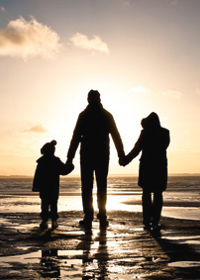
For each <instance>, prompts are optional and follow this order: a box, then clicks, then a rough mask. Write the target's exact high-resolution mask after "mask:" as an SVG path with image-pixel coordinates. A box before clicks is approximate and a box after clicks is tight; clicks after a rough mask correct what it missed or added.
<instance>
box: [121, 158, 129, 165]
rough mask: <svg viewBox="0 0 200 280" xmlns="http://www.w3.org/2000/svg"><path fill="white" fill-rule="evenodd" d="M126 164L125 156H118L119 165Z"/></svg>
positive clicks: (127, 162)
mask: <svg viewBox="0 0 200 280" xmlns="http://www.w3.org/2000/svg"><path fill="white" fill-rule="evenodd" d="M127 164H129V161H128V158H127V156H123V157H121V158H119V165H121V166H126V165H127Z"/></svg>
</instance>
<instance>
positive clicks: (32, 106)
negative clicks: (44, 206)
mask: <svg viewBox="0 0 200 280" xmlns="http://www.w3.org/2000/svg"><path fill="white" fill-rule="evenodd" d="M199 14H200V1H199V0H190V1H188V0H101V1H99V0H81V1H80V0H57V1H53V0H43V1H40V0H34V1H27V0H18V1H15V0H9V1H3V0H1V1H0V93H1V103H0V112H1V114H0V137H1V145H0V175H33V174H34V170H35V166H36V162H35V161H36V160H37V158H38V157H40V148H41V146H42V145H43V144H44V143H46V142H49V141H51V140H53V139H56V140H57V142H58V144H57V148H56V155H57V156H58V157H60V158H61V160H63V161H65V160H66V153H67V150H68V147H69V143H70V140H71V136H72V132H73V129H74V126H75V123H76V120H77V117H78V114H79V113H80V112H81V111H82V110H83V109H84V108H85V107H86V106H87V93H88V92H89V90H90V89H96V90H98V91H99V92H100V94H101V100H102V104H103V106H104V108H105V109H107V110H108V111H110V112H111V113H112V114H113V116H114V119H115V121H116V124H117V127H118V129H119V132H120V134H121V137H122V140H123V143H124V147H125V152H126V153H128V152H129V151H130V149H132V147H133V146H134V143H135V142H136V140H137V138H138V137H139V134H140V130H141V126H140V121H141V119H142V118H143V117H146V116H147V115H149V114H150V113H151V112H152V111H155V112H156V113H157V114H158V115H159V117H160V120H161V125H162V126H163V127H166V128H168V129H169V130H170V135H171V143H170V147H169V149H168V161H169V172H170V173H197V172H200V125H199V123H200V110H199V105H200V102H199V101H200V77H199V75H200V74H199V73H200V52H199V50H200V36H199V25H200V17H199ZM138 160H139V157H137V158H136V159H135V160H134V161H133V162H131V163H130V164H129V165H128V166H127V167H125V168H124V167H120V166H119V165H118V159H117V153H116V150H115V149H114V145H113V143H112V140H111V161H110V173H119V174H124V173H126V174H133V173H138V164H139V161H138ZM74 163H75V166H76V168H75V170H74V171H73V174H79V151H77V153H76V157H75V160H74Z"/></svg>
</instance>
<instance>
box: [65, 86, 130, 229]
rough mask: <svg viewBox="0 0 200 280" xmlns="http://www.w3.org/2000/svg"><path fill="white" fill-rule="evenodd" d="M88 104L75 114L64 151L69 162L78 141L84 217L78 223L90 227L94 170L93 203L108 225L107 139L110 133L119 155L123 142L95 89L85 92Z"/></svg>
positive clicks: (121, 151) (102, 224)
mask: <svg viewBox="0 0 200 280" xmlns="http://www.w3.org/2000/svg"><path fill="white" fill-rule="evenodd" d="M88 103H89V104H88V106H87V107H86V108H85V110H84V111H82V112H81V113H80V114H79V117H78V120H77V123H76V126H75V129H74V132H73V136H72V139H71V142H70V146H69V150H68V153H67V162H70V163H72V161H73V158H74V156H75V153H76V150H77V148H78V145H79V143H81V149H80V165H81V183H82V203H83V212H84V219H83V220H82V221H80V222H79V224H80V225H82V226H86V227H91V226H92V220H93V216H94V210H93V197H92V190H93V180H94V173H95V176H96V182H97V204H98V209H99V213H98V215H97V218H98V219H99V220H100V226H106V225H108V222H107V216H106V200H107V175H108V167H109V154H110V140H109V135H111V136H112V139H113V141H114V144H115V147H116V150H117V153H118V157H119V159H120V158H123V157H124V156H125V155H124V148H123V143H122V140H121V137H120V134H119V132H118V129H117V127H116V124H115V121H114V118H113V116H112V115H111V114H110V113H109V112H108V111H106V110H105V109H104V108H103V106H102V104H101V99H100V93H99V92H98V91H97V90H91V91H90V92H89V93H88Z"/></svg>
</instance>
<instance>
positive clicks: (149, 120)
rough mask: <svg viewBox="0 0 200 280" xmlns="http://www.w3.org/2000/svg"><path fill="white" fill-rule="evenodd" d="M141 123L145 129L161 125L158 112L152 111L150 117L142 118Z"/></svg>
mask: <svg viewBox="0 0 200 280" xmlns="http://www.w3.org/2000/svg"><path fill="white" fill-rule="evenodd" d="M141 125H142V127H143V128H144V129H156V128H159V127H160V120H159V117H158V115H157V114H156V113H154V112H152V113H151V114H150V115H149V116H148V117H146V118H144V119H142V121H141Z"/></svg>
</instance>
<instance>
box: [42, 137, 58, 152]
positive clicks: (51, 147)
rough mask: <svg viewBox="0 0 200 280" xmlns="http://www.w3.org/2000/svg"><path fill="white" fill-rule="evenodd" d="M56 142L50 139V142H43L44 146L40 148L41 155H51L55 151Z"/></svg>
mask: <svg viewBox="0 0 200 280" xmlns="http://www.w3.org/2000/svg"><path fill="white" fill-rule="evenodd" d="M56 144H57V142H56V140H53V141H51V142H50V143H49V142H48V143H46V144H44V146H43V147H42V148H41V150H40V152H41V154H42V155H45V156H46V155H48V156H49V155H53V154H54V152H55V145H56Z"/></svg>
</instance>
